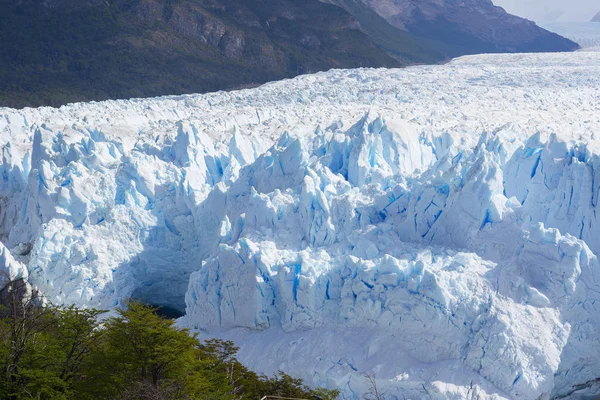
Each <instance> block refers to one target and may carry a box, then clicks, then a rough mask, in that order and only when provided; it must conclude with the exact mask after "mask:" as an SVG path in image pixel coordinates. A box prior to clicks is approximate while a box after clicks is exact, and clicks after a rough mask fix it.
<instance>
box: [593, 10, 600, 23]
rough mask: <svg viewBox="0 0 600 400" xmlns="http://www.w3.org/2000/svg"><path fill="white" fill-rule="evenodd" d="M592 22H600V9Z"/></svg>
mask: <svg viewBox="0 0 600 400" xmlns="http://www.w3.org/2000/svg"><path fill="white" fill-rule="evenodd" d="M592 22H600V11H598V14H596V16H595V17H594V18H592Z"/></svg>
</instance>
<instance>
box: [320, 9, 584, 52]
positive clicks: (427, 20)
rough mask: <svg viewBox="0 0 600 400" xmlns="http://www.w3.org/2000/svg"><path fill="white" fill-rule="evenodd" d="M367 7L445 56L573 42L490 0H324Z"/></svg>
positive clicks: (558, 47)
mask: <svg viewBox="0 0 600 400" xmlns="http://www.w3.org/2000/svg"><path fill="white" fill-rule="evenodd" d="M324 1H327V2H331V3H334V4H338V5H340V6H342V7H344V8H345V9H346V10H348V11H350V12H351V13H353V14H354V15H355V17H357V18H359V17H358V16H357V13H356V12H355V10H358V8H360V7H361V6H366V7H368V8H369V9H371V10H373V11H375V12H376V13H377V14H379V15H380V16H381V17H383V18H385V19H386V20H387V21H388V22H389V23H390V24H391V25H393V26H394V27H396V28H399V29H402V30H404V31H407V32H409V33H410V34H411V36H412V37H418V38H421V39H429V40H431V41H435V42H437V43H441V44H442V47H443V48H444V49H445V51H446V54H448V55H451V56H458V55H464V54H474V53H514V52H540V51H569V50H573V49H575V48H576V47H577V45H576V44H575V43H573V42H572V41H570V40H567V39H564V38H562V37H560V36H558V35H557V34H555V33H551V32H548V31H546V30H544V29H541V28H540V27H538V26H537V25H536V24H535V23H534V22H532V21H528V20H526V19H523V18H520V17H516V16H514V15H511V14H508V13H507V12H506V11H505V10H504V9H503V8H501V7H497V6H495V5H494V4H493V3H492V1H491V0H324Z"/></svg>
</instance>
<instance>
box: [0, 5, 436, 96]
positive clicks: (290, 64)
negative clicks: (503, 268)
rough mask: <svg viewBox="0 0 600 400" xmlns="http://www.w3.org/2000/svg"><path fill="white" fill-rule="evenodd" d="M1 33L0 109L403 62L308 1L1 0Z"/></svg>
mask: <svg viewBox="0 0 600 400" xmlns="http://www.w3.org/2000/svg"><path fill="white" fill-rule="evenodd" d="M23 27H29V28H28V29H23ZM0 37H1V38H2V39H1V40H2V43H1V46H0V76H1V77H2V79H1V80H0V104H2V105H7V106H15V107H22V106H25V105H34V106H35V105H59V104H64V103H65V102H70V101H75V100H102V99H108V98H123V97H125V98H128V97H140V96H156V95H163V94H177V93H189V92H206V91H216V90H220V89H227V88H233V87H236V86H242V85H256V84H259V83H263V82H265V81H269V80H278V79H282V78H286V77H292V76H295V75H297V74H300V73H309V72H315V71H320V70H327V69H330V68H341V67H369V66H371V67H374V66H378V67H380V66H383V67H394V66H400V65H402V63H400V62H399V61H397V60H395V59H392V58H391V57H390V56H389V55H388V54H387V53H386V52H384V51H383V50H381V49H378V48H377V47H375V46H374V45H373V44H372V42H371V41H370V40H369V39H368V37H367V36H366V35H365V34H364V33H363V32H361V31H360V29H359V26H358V23H357V22H356V20H354V19H353V18H352V17H351V16H350V15H349V14H347V13H344V12H343V11H340V9H339V8H337V7H334V6H332V5H326V4H322V3H319V2H317V1H301V0H256V1H255V0H252V1H250V0H248V1H245V0H226V1H213V0H181V1H167V2H163V1H155V0H117V1H111V2H106V1H95V0H94V1H87V2H77V1H70V0H53V1H45V2H38V1H34V0H24V1H12V0H1V1H0ZM411 59H414V60H415V61H419V62H432V61H434V60H437V59H439V57H437V58H433V57H428V56H427V55H422V54H416V55H414V57H412V58H411Z"/></svg>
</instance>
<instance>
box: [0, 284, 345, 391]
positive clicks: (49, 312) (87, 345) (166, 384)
mask: <svg viewBox="0 0 600 400" xmlns="http://www.w3.org/2000/svg"><path fill="white" fill-rule="evenodd" d="M3 293H4V297H5V298H4V299H2V300H3V302H4V303H5V305H4V306H3V307H2V309H1V310H0V373H1V374H2V377H1V378H0V398H2V399H11V400H17V399H39V400H42V399H56V400H59V399H60V400H65V399H81V400H87V399H89V400H92V399H93V400H99V399H115V400H116V399H120V400H163V399H165V400H166V399H174V400H175V399H177V400H185V399H203V400H210V399H215V400H234V399H240V400H241V399H253V400H256V399H260V398H261V397H262V396H264V395H277V396H282V397H295V398H303V399H323V400H333V399H334V398H336V397H337V396H338V395H339V392H338V391H331V390H325V389H318V390H312V389H309V388H307V387H306V386H304V385H303V383H302V381H301V380H299V379H295V378H292V377H291V376H289V375H286V374H285V373H282V372H280V373H279V374H278V375H277V376H274V377H271V378H268V377H266V376H259V375H257V374H256V373H254V372H252V371H250V370H248V369H247V368H246V367H244V366H243V365H242V364H241V363H240V362H239V361H238V360H237V359H236V353H237V350H238V349H237V348H236V347H235V346H234V344H233V343H232V342H230V341H222V340H214V339H213V340H207V341H205V342H203V343H202V342H200V341H199V340H198V338H197V337H196V335H191V334H190V332H189V331H188V330H186V329H179V328H177V327H175V326H174V321H173V320H168V319H165V318H163V317H161V316H159V315H158V314H157V312H156V311H157V309H155V308H152V307H150V306H146V305H143V304H140V303H137V302H130V303H128V307H127V308H126V309H118V310H117V311H116V315H114V316H112V317H109V318H106V319H104V320H101V319H99V318H98V317H100V316H101V315H102V314H103V311H99V310H84V309H78V308H75V307H55V306H41V299H40V298H39V296H36V295H35V293H34V295H33V296H25V297H24V296H23V290H22V286H19V285H18V284H16V283H11V284H10V285H9V287H8V288H7V289H5V290H4V291H3ZM6 293H8V296H5V294H6ZM23 298H25V300H23Z"/></svg>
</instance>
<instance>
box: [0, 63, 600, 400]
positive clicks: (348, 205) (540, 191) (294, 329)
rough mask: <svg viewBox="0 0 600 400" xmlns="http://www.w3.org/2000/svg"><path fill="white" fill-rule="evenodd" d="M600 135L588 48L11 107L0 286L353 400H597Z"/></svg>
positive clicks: (1, 143) (0, 221) (1, 115)
mask: <svg viewBox="0 0 600 400" xmlns="http://www.w3.org/2000/svg"><path fill="white" fill-rule="evenodd" d="M599 135H600V52H597V51H579V52H575V53H565V54H559V53H556V54H513V55H503V54H498V55H478V56H467V57H462V58H458V59H455V60H453V61H451V62H450V63H448V64H445V65H434V66H417V67H410V68H405V69H392V70H388V69H358V70H332V71H329V72H324V73H317V74H313V75H305V76H301V77H298V78H295V79H291V80H285V81H281V82H275V83H270V84H266V85H264V86H261V87H259V88H255V89H247V90H240V91H232V92H218V93H212V94H205V95H186V96H171V97H162V98H154V99H144V100H141V99H133V100H119V101H106V102H100V103H78V104H71V105H67V106H63V107H61V108H58V109H54V108H38V109H23V110H14V109H8V108H0V147H1V148H2V162H1V165H0V175H1V178H0V242H1V244H0V269H2V278H1V279H0V286H1V285H2V284H3V283H4V282H6V280H7V279H9V278H10V279H27V280H28V281H29V282H30V283H31V284H32V285H33V286H35V287H37V288H39V290H41V292H42V293H44V295H45V296H46V297H47V298H48V299H49V300H50V301H52V302H54V303H57V304H75V305H79V306H84V307H100V308H107V309H111V308H114V307H116V306H118V305H122V304H123V302H124V301H125V300H126V299H128V298H131V297H133V298H137V299H141V300H142V301H145V302H148V303H152V304H155V305H161V306H168V307H170V308H173V309H176V310H179V311H180V312H181V313H182V314H184V315H183V317H181V318H180V319H179V320H178V324H179V325H181V326H185V327H189V328H192V329H194V330H197V331H199V332H200V337H219V338H225V339H233V340H234V341H235V343H236V344H237V345H239V346H240V359H241V360H242V361H245V362H247V363H248V365H249V367H251V368H253V369H255V370H257V371H259V372H263V373H266V374H272V373H274V372H276V371H278V370H283V371H285V372H287V373H290V374H293V375H295V376H298V377H301V378H303V379H305V381H306V382H307V383H308V384H311V385H315V386H328V387H332V388H340V389H341V390H342V391H343V396H344V398H345V399H359V398H361V396H362V394H364V393H365V391H366V390H367V389H368V386H367V384H366V382H365V378H364V376H365V374H369V375H371V376H374V377H375V379H376V381H377V383H378V385H379V386H380V387H381V389H382V390H383V391H384V392H385V393H386V398H389V399H532V400H533V399H559V398H585V397H584V396H589V397H590V398H592V396H593V395H595V394H596V395H598V394H600V260H599V259H598V256H599V255H600V217H597V211H598V210H600V209H598V204H599V202H600V198H599V196H600V136H599ZM577 396H579V397H577Z"/></svg>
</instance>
